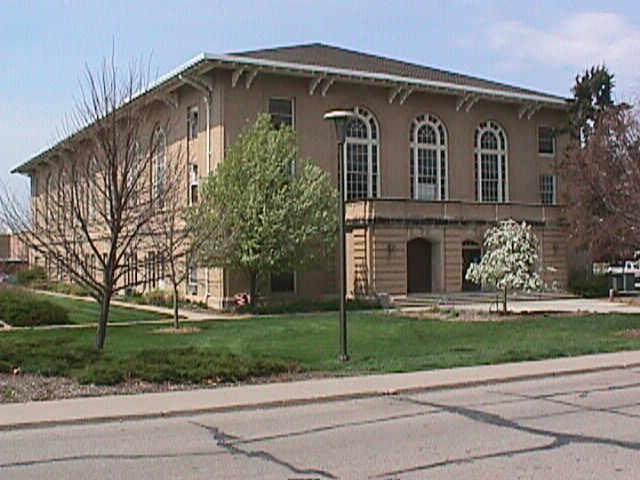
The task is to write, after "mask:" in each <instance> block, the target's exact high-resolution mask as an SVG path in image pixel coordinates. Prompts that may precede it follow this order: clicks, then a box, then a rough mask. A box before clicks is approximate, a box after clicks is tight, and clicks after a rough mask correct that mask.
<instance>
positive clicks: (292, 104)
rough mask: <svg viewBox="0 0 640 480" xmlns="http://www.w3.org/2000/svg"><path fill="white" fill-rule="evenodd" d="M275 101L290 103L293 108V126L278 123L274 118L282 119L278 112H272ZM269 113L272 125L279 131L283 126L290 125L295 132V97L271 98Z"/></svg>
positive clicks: (268, 103) (268, 106)
mask: <svg viewBox="0 0 640 480" xmlns="http://www.w3.org/2000/svg"><path fill="white" fill-rule="evenodd" d="M272 101H274V102H276V101H280V102H281V101H287V102H289V105H290V106H291V124H290V125H289V124H288V123H286V122H282V121H281V122H276V119H275V118H274V117H280V116H281V115H280V114H279V113H277V112H272V111H271V102H272ZM267 112H268V113H269V116H270V117H271V123H272V125H273V126H274V127H275V128H276V129H277V128H280V126H281V125H283V124H284V125H289V126H290V127H291V128H293V129H294V130H295V129H296V99H295V98H294V97H277V96H276V97H269V98H268V100H267Z"/></svg>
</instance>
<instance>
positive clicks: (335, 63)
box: [232, 43, 562, 98]
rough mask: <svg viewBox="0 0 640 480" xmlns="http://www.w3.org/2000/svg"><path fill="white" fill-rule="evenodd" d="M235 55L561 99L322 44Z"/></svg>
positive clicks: (237, 54)
mask: <svg viewBox="0 0 640 480" xmlns="http://www.w3.org/2000/svg"><path fill="white" fill-rule="evenodd" d="M232 55H234V56H240V57H243V56H244V57H250V58H256V59H263V60H272V61H278V62H287V63H298V64H304V65H315V66H320V67H330V68H341V69H346V70H355V71H364V72H370V73H381V74H387V75H396V76H401V77H407V78H415V79H418V80H430V81H436V82H445V83H449V84H454V85H460V86H470V87H477V88H487V89H492V90H498V91H503V92H509V93H520V94H529V95H544V96H547V97H553V98H562V97H558V96H556V95H550V94H547V93H543V92H537V91H535V90H529V89H526V88H521V87H515V86H512V85H507V84H504V83H499V82H494V81H491V80H485V79H482V78H477V77H472V76H469V75H463V74H460V73H454V72H448V71H446V70H440V69H437V68H432V67H426V66H423V65H417V64H415V63H410V62H404V61H402V60H394V59H392V58H386V57H381V56H378V55H372V54H368V53H361V52H356V51H353V50H348V49H345V48H339V47H334V46H331V45H325V44H322V43H310V44H306V45H294V46H289V47H280V48H268V49H262V50H251V51H246V52H237V53H233V54H232Z"/></svg>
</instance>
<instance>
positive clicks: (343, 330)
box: [323, 110, 356, 361]
mask: <svg viewBox="0 0 640 480" xmlns="http://www.w3.org/2000/svg"><path fill="white" fill-rule="evenodd" d="M323 118H324V119H325V120H331V121H332V122H333V124H334V125H335V127H336V139H337V140H338V192H339V199H338V205H339V208H338V216H339V225H340V229H339V230H338V237H339V238H338V245H339V250H338V257H339V259H340V266H339V270H340V360H342V361H347V360H349V355H348V354H347V310H346V305H345V300H346V294H347V262H346V237H345V225H344V196H345V191H344V162H343V161H342V151H343V148H344V141H345V138H346V134H347V123H349V121H350V120H352V119H354V118H356V115H355V113H353V111H351V110H330V111H328V112H327V113H325V114H324V117H323Z"/></svg>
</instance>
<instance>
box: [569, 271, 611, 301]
mask: <svg viewBox="0 0 640 480" xmlns="http://www.w3.org/2000/svg"><path fill="white" fill-rule="evenodd" d="M609 288H610V279H609V277H607V276H605V275H593V274H578V273H574V274H572V275H571V276H570V277H569V291H570V292H571V293H573V294H575V295H580V296H581V297H584V298H602V297H608V296H609Z"/></svg>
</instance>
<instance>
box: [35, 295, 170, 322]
mask: <svg viewBox="0 0 640 480" xmlns="http://www.w3.org/2000/svg"><path fill="white" fill-rule="evenodd" d="M36 296H37V297H38V298H42V299H46V300H49V301H50V302H51V303H54V304H56V305H60V306H61V307H64V308H65V309H67V311H68V312H69V322H70V323H72V324H86V323H97V322H98V318H99V316H100V307H99V305H98V303H97V302H94V301H85V300H75V299H72V298H65V297H54V296H52V295H45V294H36ZM162 318H169V315H163V314H159V313H155V312H145V311H142V310H134V309H132V308H124V307H116V306H111V311H110V314H109V322H111V323H117V322H134V321H137V322H145V321H149V320H159V319H162Z"/></svg>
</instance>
